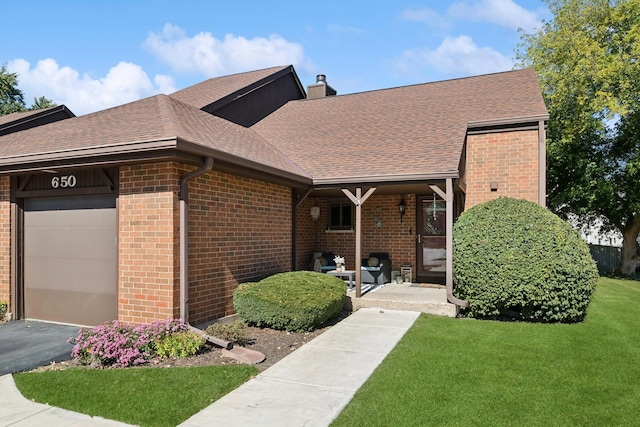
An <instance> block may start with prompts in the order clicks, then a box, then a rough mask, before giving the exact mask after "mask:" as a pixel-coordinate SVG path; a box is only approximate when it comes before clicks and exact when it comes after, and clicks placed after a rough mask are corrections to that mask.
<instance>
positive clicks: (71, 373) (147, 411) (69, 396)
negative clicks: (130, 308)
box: [13, 365, 258, 426]
mask: <svg viewBox="0 0 640 427" xmlns="http://www.w3.org/2000/svg"><path fill="white" fill-rule="evenodd" d="M257 371H258V370H257V369H256V367H255V366H251V365H227V366H204V367H192V368H129V369H70V370H65V371H46V372H34V373H20V374H15V375H14V376H13V378H14V380H15V382H16V385H17V387H18V389H19V390H20V391H21V392H22V394H23V395H24V396H25V397H26V398H28V399H33V400H35V401H36V402H41V403H48V404H49V405H52V406H57V407H60V408H65V409H69V410H71V411H76V412H82V413H84V414H89V415H92V416H96V415H97V416H101V417H104V418H109V419H112V420H118V421H122V422H125V423H128V424H135V425H141V426H175V425H178V424H179V423H181V422H182V421H184V420H186V419H187V418H189V417H191V416H192V415H193V414H195V413H196V412H198V411H200V410H201V409H203V408H205V407H207V406H209V405H210V404H211V403H213V402H214V401H216V400H218V399H219V398H220V397H222V396H224V395H225V394H227V393H229V392H230V391H231V390H233V389H235V388H236V387H238V386H239V385H240V384H242V383H244V382H245V381H247V380H248V379H249V378H250V377H252V376H254V375H256V374H257Z"/></svg>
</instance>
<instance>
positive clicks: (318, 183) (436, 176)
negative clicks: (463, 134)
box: [313, 170, 460, 188]
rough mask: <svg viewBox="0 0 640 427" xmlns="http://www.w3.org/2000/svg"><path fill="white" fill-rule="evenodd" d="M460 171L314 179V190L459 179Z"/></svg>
mask: <svg viewBox="0 0 640 427" xmlns="http://www.w3.org/2000/svg"><path fill="white" fill-rule="evenodd" d="M459 176H460V174H459V172H458V170H451V171H445V172H434V173H425V174H397V175H369V176H353V177H333V178H314V179H313V186H314V188H323V187H325V188H326V187H336V186H342V185H354V184H356V185H357V184H363V185H365V184H366V185H382V184H386V185H393V184H407V183H411V182H424V181H437V180H443V179H447V178H459Z"/></svg>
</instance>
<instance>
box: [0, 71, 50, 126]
mask: <svg viewBox="0 0 640 427" xmlns="http://www.w3.org/2000/svg"><path fill="white" fill-rule="evenodd" d="M55 106H56V103H55V102H53V101H51V100H50V99H47V98H45V97H44V96H41V97H39V98H34V99H33V105H31V107H30V108H28V109H27V107H26V104H25V102H24V94H23V93H22V90H20V88H18V74H17V73H10V72H9V71H8V70H7V67H6V66H4V65H3V66H2V67H0V116H4V115H6V114H11V113H17V112H20V111H27V110H40V109H43V108H49V107H55Z"/></svg>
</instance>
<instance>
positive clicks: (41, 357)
mask: <svg viewBox="0 0 640 427" xmlns="http://www.w3.org/2000/svg"><path fill="white" fill-rule="evenodd" d="M79 329H80V328H79V327H78V326H69V325H58V324H54V323H45V322H33V321H28V320H16V321H13V322H7V323H3V324H0V375H5V374H11V373H14V372H20V371H28V370H30V369H34V368H37V367H38V366H42V365H47V364H49V363H51V362H61V361H63V360H69V359H71V350H72V345H71V344H69V343H67V340H68V339H69V338H71V337H73V336H76V335H77V333H78V330H79Z"/></svg>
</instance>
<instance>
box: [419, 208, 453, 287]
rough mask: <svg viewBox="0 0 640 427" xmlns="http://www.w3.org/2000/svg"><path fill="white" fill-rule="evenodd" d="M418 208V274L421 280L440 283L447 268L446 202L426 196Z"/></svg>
mask: <svg viewBox="0 0 640 427" xmlns="http://www.w3.org/2000/svg"><path fill="white" fill-rule="evenodd" d="M418 207H419V208H418V215H417V220H418V226H417V228H416V230H417V232H418V235H417V239H416V240H417V248H416V249H417V250H416V254H417V258H418V259H417V261H418V262H417V265H418V271H417V273H418V275H419V276H421V280H426V281H428V282H434V283H440V282H442V281H443V280H444V277H445V274H446V267H447V226H446V225H447V207H446V202H445V201H444V200H442V199H439V198H438V197H437V196H436V197H435V198H434V197H433V196H431V197H429V196H424V197H420V198H419V200H418ZM442 283H444V282H442Z"/></svg>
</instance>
